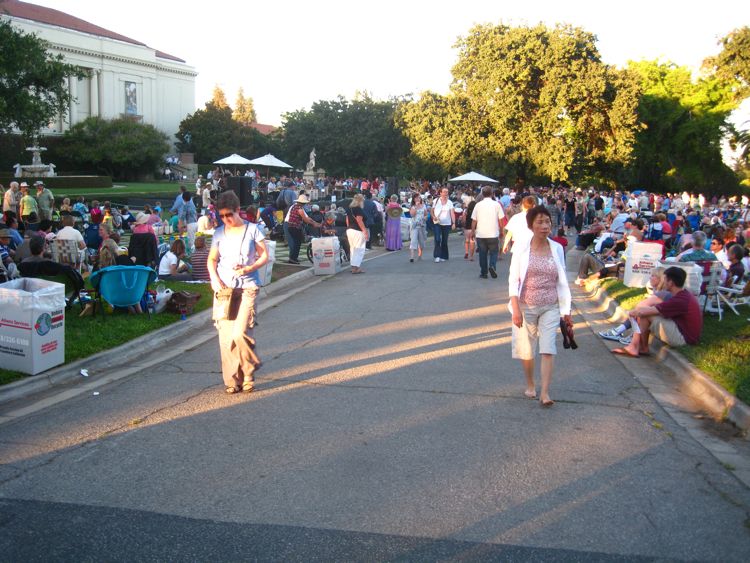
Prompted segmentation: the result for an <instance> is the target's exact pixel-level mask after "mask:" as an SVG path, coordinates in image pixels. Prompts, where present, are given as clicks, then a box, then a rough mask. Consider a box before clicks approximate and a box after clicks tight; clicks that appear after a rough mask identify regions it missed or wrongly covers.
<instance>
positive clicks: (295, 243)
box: [284, 221, 302, 260]
mask: <svg viewBox="0 0 750 563" xmlns="http://www.w3.org/2000/svg"><path fill="white" fill-rule="evenodd" d="M284 239H285V240H286V243H287V244H288V245H289V259H290V260H298V259H299V249H300V247H301V246H302V240H301V239H302V231H300V230H299V229H294V228H292V229H290V228H289V223H287V222H286V221H284Z"/></svg>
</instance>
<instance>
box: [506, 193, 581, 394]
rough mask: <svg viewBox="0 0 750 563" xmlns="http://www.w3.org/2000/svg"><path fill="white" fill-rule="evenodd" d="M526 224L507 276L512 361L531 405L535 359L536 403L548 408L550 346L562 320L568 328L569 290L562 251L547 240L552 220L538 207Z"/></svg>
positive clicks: (551, 363)
mask: <svg viewBox="0 0 750 563" xmlns="http://www.w3.org/2000/svg"><path fill="white" fill-rule="evenodd" d="M526 221H527V224H528V227H529V229H531V231H532V233H533V236H532V237H531V240H529V241H528V243H527V244H525V245H524V246H523V247H520V248H518V249H516V250H515V251H514V252H513V258H512V260H511V263H510V274H509V276H508V291H509V293H510V304H509V306H508V308H509V309H510V312H511V314H512V315H513V357H514V358H517V359H519V360H521V363H522V364H523V371H524V374H525V376H526V391H525V392H524V394H525V395H526V396H527V397H528V398H530V399H536V396H537V395H536V384H535V383H534V359H535V357H536V353H537V348H538V352H539V354H540V355H541V370H540V371H541V389H540V393H539V401H540V402H541V404H542V406H544V407H549V406H552V405H553V404H554V401H553V400H552V399H551V398H550V396H549V386H550V381H551V380H552V371H553V369H554V365H555V354H556V353H557V348H556V346H555V340H556V337H557V329H558V327H559V326H560V317H562V318H563V319H564V320H565V322H566V323H567V324H568V326H572V320H571V317H570V302H571V296H570V288H569V287H568V279H567V276H566V273H565V254H564V251H563V247H562V246H561V245H560V244H558V243H556V242H555V241H553V240H550V239H549V235H550V232H551V229H552V219H551V217H550V214H549V211H547V209H546V208H545V207H544V206H541V205H540V206H538V207H534V208H533V209H531V210H530V211H529V212H528V213H527V215H526Z"/></svg>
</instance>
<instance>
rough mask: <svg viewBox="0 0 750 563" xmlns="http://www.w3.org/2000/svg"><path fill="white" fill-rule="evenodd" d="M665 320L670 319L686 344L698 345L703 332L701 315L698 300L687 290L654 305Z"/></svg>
mask: <svg viewBox="0 0 750 563" xmlns="http://www.w3.org/2000/svg"><path fill="white" fill-rule="evenodd" d="M656 310H657V311H659V314H660V315H661V316H662V317H664V318H665V319H672V320H673V321H674V322H675V324H676V325H677V328H678V329H679V330H680V333H681V334H682V337H683V338H684V339H685V342H687V343H688V344H698V341H699V340H700V338H701V331H702V330H703V313H702V312H701V307H700V305H699V304H698V300H697V299H696V298H695V296H694V295H693V294H692V293H690V292H689V291H688V290H687V289H683V290H681V291H679V292H677V293H676V294H675V295H673V296H672V297H671V298H670V299H667V300H666V301H662V302H661V303H659V304H658V305H656Z"/></svg>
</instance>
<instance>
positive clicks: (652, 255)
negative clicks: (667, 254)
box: [622, 240, 664, 287]
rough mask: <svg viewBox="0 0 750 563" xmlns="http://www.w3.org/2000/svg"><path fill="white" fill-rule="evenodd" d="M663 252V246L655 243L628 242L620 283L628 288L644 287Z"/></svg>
mask: <svg viewBox="0 0 750 563" xmlns="http://www.w3.org/2000/svg"><path fill="white" fill-rule="evenodd" d="M663 251H664V246H663V245H661V244H659V243H657V242H634V241H632V240H631V241H628V246H627V248H626V249H625V274H624V276H623V279H622V282H623V283H624V284H625V285H626V286H628V287H646V285H647V284H648V280H649V278H650V277H651V270H653V269H654V268H656V266H658V265H659V262H660V261H661V256H662V253H663Z"/></svg>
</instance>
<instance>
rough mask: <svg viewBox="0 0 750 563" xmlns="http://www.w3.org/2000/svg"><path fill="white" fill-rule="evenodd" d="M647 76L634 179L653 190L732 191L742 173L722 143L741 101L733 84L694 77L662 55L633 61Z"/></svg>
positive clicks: (643, 78)
mask: <svg viewBox="0 0 750 563" xmlns="http://www.w3.org/2000/svg"><path fill="white" fill-rule="evenodd" d="M630 69H631V70H632V71H633V72H635V73H636V74H637V75H638V76H639V79H640V81H641V88H642V91H643V94H642V96H641V99H640V102H639V105H638V117H639V120H640V122H641V130H640V131H639V132H638V135H637V137H636V144H635V149H634V156H635V160H634V162H633V164H632V166H631V167H630V178H629V182H628V183H630V184H631V185H633V186H637V187H642V188H646V189H647V190H649V191H652V190H653V191H682V190H688V191H701V192H704V193H728V192H730V191H733V190H734V189H736V187H737V179H736V177H735V176H734V175H733V174H732V171H731V170H730V169H729V168H728V167H727V166H726V165H725V164H724V163H723V161H722V155H721V143H722V139H723V138H724V135H725V133H726V132H727V130H728V129H727V127H728V122H727V118H728V117H729V114H730V113H731V112H732V110H734V109H735V108H736V107H737V102H736V96H735V92H734V88H733V86H732V84H730V83H727V82H725V81H723V80H721V79H718V78H716V77H715V76H708V77H704V78H700V79H698V80H695V81H694V80H693V78H692V74H691V72H690V69H688V68H686V67H678V66H675V65H673V64H671V63H659V62H658V61H640V62H631V63H630Z"/></svg>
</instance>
